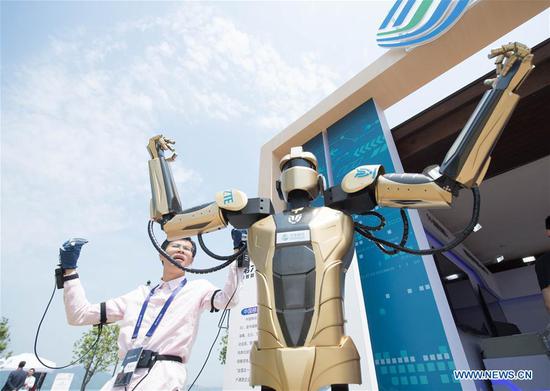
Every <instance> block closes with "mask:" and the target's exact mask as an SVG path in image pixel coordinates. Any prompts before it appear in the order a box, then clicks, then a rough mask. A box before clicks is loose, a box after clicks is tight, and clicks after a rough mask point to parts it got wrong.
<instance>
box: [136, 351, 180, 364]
mask: <svg viewBox="0 0 550 391" xmlns="http://www.w3.org/2000/svg"><path fill="white" fill-rule="evenodd" d="M157 361H176V362H183V360H182V359H181V357H179V356H172V355H169V354H158V353H157V352H153V351H152V350H144V351H142V352H141V356H139V361H138V363H137V367H136V368H152V367H153V365H155V362H157Z"/></svg>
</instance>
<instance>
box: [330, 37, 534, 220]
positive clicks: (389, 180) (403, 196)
mask: <svg viewBox="0 0 550 391" xmlns="http://www.w3.org/2000/svg"><path fill="white" fill-rule="evenodd" d="M493 57H497V59H496V61H495V63H496V66H497V69H496V70H497V77H496V78H494V79H492V80H488V81H486V84H488V85H490V87H491V89H490V90H489V91H487V92H486V93H485V94H484V95H483V98H482V99H481V102H480V103H479V104H478V106H477V107H476V109H475V111H474V113H473V114H472V116H471V117H470V119H469V120H468V122H467V123H466V125H465V126H464V128H463V129H462V131H461V132H460V134H459V136H458V138H457V139H456V141H455V142H454V144H453V145H452V147H451V149H450V150H449V151H448V153H447V155H446V156H445V159H444V160H443V163H442V164H441V166H430V167H427V168H426V169H425V170H424V172H423V173H422V174H385V173H384V172H383V169H382V167H381V166H361V167H357V168H356V169H354V170H352V171H350V172H349V173H348V174H347V175H346V176H345V177H344V179H343V180H342V184H341V188H342V191H339V190H333V189H334V188H333V189H331V191H332V192H333V194H329V196H332V201H333V202H334V201H335V200H338V199H340V200H341V201H340V202H341V203H342V204H346V205H349V204H350V202H351V201H349V200H345V199H353V198H357V197H364V198H365V199H368V200H369V201H370V205H365V206H366V207H367V208H369V209H367V210H370V208H372V207H373V206H374V205H382V206H388V207H395V208H404V207H410V208H446V207H449V206H450V204H451V203H452V199H453V195H456V194H457V192H458V190H459V189H460V188H472V187H477V186H479V184H480V183H481V181H482V180H483V178H484V177H485V174H486V173H487V169H488V167H489V163H490V160H491V156H490V155H491V153H492V151H493V148H494V146H495V144H496V142H497V141H498V139H499V137H500V135H501V133H502V131H503V130H504V127H505V126H506V123H507V122H508V119H509V118H510V116H511V114H512V112H513V110H514V108H515V106H516V104H517V103H518V101H519V95H517V89H518V88H519V86H520V85H521V84H522V82H523V81H524V80H525V79H526V77H527V76H528V75H529V73H530V72H531V70H532V69H533V68H534V66H533V65H532V60H533V55H532V54H531V51H530V49H529V48H528V47H527V46H525V45H522V44H520V43H510V44H507V45H504V46H502V47H501V48H499V49H495V50H492V51H491V53H490V54H489V58H493ZM329 201H330V199H329ZM348 208H349V207H346V209H348ZM363 209H364V210H363V212H366V211H367V210H365V208H363ZM352 213H360V212H358V211H353V212H352Z"/></svg>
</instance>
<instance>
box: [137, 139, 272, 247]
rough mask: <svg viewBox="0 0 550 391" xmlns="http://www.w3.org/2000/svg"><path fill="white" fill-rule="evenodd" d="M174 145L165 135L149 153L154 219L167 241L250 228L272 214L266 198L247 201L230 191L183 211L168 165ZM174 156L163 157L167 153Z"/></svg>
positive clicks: (149, 146)
mask: <svg viewBox="0 0 550 391" xmlns="http://www.w3.org/2000/svg"><path fill="white" fill-rule="evenodd" d="M173 144H175V142H174V141H172V140H170V139H167V138H165V137H164V136H162V135H158V136H155V137H152V138H151V139H150V140H149V144H148V145H147V149H148V151H149V154H150V155H151V160H149V177H150V180H151V193H152V198H151V219H153V220H155V221H156V222H158V223H159V224H161V226H162V229H163V231H164V232H165V233H166V235H167V238H168V240H175V239H178V238H184V237H189V236H195V235H197V234H204V233H208V232H212V231H216V230H219V229H221V228H225V227H226V226H227V224H228V223H231V225H233V226H234V227H235V228H248V227H249V226H250V225H252V224H253V223H254V222H256V221H257V220H259V219H261V218H263V217H265V216H267V215H269V214H270V213H273V207H272V206H271V201H270V200H269V199H266V198H252V199H248V197H247V196H246V194H245V193H243V192H242V191H240V190H236V189H230V190H225V191H220V192H218V193H217V194H216V197H215V201H214V202H212V203H207V204H203V205H199V206H196V207H193V208H189V209H185V210H182V207H181V202H180V199H179V196H178V192H177V189H176V185H175V182H174V178H173V176H172V171H171V169H170V166H169V165H168V162H170V161H173V160H174V159H175V157H176V153H175V151H174V148H173V146H172V145H173ZM167 150H170V151H171V152H173V155H172V156H170V157H169V158H165V157H164V151H167Z"/></svg>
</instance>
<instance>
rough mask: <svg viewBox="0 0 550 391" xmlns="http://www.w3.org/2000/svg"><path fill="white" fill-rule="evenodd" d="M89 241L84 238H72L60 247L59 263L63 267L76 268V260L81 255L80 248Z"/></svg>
mask: <svg viewBox="0 0 550 391" xmlns="http://www.w3.org/2000/svg"><path fill="white" fill-rule="evenodd" d="M86 243H88V241H87V240H86V239H82V238H71V239H69V240H67V241H66V242H65V243H63V244H62V245H61V247H60V248H59V263H60V265H61V268H62V269H76V261H77V260H78V257H79V256H80V249H81V248H82V246H84V245H85V244H86Z"/></svg>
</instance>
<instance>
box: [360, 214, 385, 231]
mask: <svg viewBox="0 0 550 391" xmlns="http://www.w3.org/2000/svg"><path fill="white" fill-rule="evenodd" d="M363 215H364V216H374V217H376V218H377V219H378V220H379V221H380V223H378V225H364V224H361V223H359V222H355V225H357V226H359V227H361V228H362V229H364V230H368V231H380V230H381V229H382V228H384V227H385V226H386V218H385V217H384V216H383V215H382V214H381V213H378V212H375V211H372V210H371V211H369V212H367V213H365V214H363Z"/></svg>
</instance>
